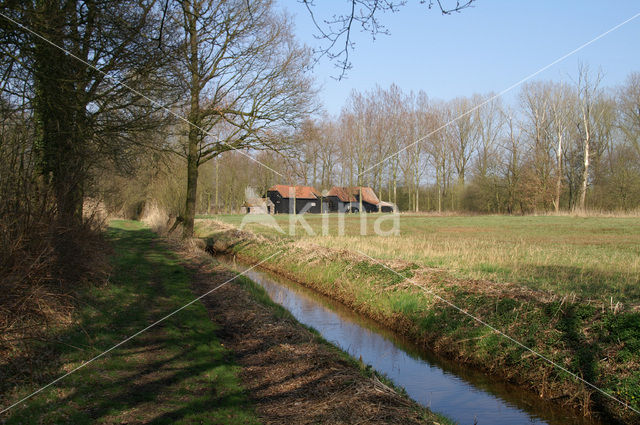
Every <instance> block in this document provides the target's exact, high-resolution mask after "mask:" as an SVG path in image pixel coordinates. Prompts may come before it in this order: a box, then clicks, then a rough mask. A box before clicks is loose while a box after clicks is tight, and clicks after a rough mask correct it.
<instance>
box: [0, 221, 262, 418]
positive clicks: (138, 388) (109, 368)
mask: <svg viewBox="0 0 640 425" xmlns="http://www.w3.org/2000/svg"><path fill="white" fill-rule="evenodd" d="M109 237H110V239H111V240H112V241H113V244H114V248H115V252H116V254H115V256H114V258H113V266H114V271H113V275H112V278H111V279H110V282H109V284H108V285H106V286H102V287H93V288H90V289H88V290H87V291H83V293H82V296H81V300H80V307H79V309H78V312H77V316H78V318H79V320H78V324H77V325H76V326H74V327H72V328H70V329H67V330H63V331H60V332H59V333H58V334H56V335H55V340H57V341H61V342H62V344H55V345H53V344H52V345H50V346H49V347H43V349H45V348H46V349H48V350H55V357H56V359H55V361H53V362H52V363H50V364H48V365H43V370H42V373H40V374H39V378H38V379H37V380H35V382H31V383H30V384H28V385H24V386H23V387H22V388H20V389H18V391H17V392H18V393H19V395H20V396H22V397H24V396H26V395H28V394H29V393H30V392H31V391H34V390H36V389H37V388H38V387H39V386H43V385H46V384H48V383H49V382H51V381H52V380H53V379H55V378H57V377H59V376H61V375H63V374H64V373H66V372H67V371H69V370H72V369H73V368H74V367H77V366H79V365H80V364H82V363H83V362H85V361H87V360H89V359H90V358H92V357H94V356H96V355H98V354H100V353H101V352H103V350H106V349H108V348H110V347H113V346H114V345H115V344H117V343H119V342H121V341H122V340H124V339H125V338H127V337H129V336H130V335H133V334H135V333H136V332H138V331H139V330H141V329H143V328H145V327H147V326H148V325H149V324H151V323H153V322H155V321H156V320H158V319H160V318H162V317H164V316H165V315H167V314H168V313H170V312H172V311H174V310H176V309H177V308H179V307H181V306H183V305H184V304H186V303H188V302H189V301H191V300H192V299H193V298H194V297H195V296H194V295H193V293H192V292H191V290H190V289H189V280H190V276H189V274H188V273H187V272H186V271H185V269H184V268H183V267H182V266H180V264H179V262H178V260H177V259H176V258H175V257H174V256H173V255H172V254H170V253H168V252H167V251H165V250H163V249H162V248H160V247H158V246H156V244H154V242H153V234H152V233H151V232H150V231H149V230H147V229H144V228H142V226H141V225H140V224H137V223H132V222H116V223H115V224H114V227H113V228H111V229H110V230H109ZM215 331H216V327H215V325H214V324H213V323H212V322H211V321H210V319H209V317H208V315H207V313H206V310H205V309H204V307H203V306H202V305H201V304H200V303H195V304H193V305H191V306H189V307H188V308H186V309H184V310H182V311H180V312H179V313H177V314H176V315H175V316H172V317H170V318H168V319H167V320H166V321H163V322H162V323H160V324H159V325H157V326H155V327H153V328H151V329H149V330H148V331H146V332H144V333H142V334H140V335H139V336H137V337H136V338H134V339H132V340H131V341H128V342H127V343H125V344H123V345H122V346H120V347H118V348H116V349H115V350H113V351H112V352H109V353H107V354H106V355H105V356H104V357H101V358H100V359H97V360H96V361H94V362H92V363H91V364H89V365H87V366H86V367H84V368H82V369H80V370H78V371H77V372H75V373H73V374H71V375H69V376H68V377H66V378H64V379H62V380H61V381H60V382H58V383H56V384H54V385H53V386H52V387H50V388H48V389H47V390H45V391H43V392H42V393H41V394H38V395H36V396H35V397H33V398H31V399H29V400H27V401H26V402H25V403H24V404H22V405H20V406H16V407H15V408H14V409H12V410H11V411H9V412H8V416H7V417H6V423H7V424H14V423H16V424H17V423H74V424H85V423H87V424H88V423H154V424H164V423H203V422H204V423H211V422H214V423H217V422H224V423H231V424H235V423H243V424H244V423H256V422H257V420H256V419H255V416H254V414H253V413H252V411H253V409H252V408H251V407H250V406H249V405H248V404H249V403H248V402H247V399H246V395H245V393H244V391H243V389H242V388H241V386H240V384H239V381H238V379H237V370H238V368H237V366H236V365H235V364H234V363H233V361H232V360H231V358H230V356H229V353H228V352H227V351H226V350H225V349H224V347H222V346H221V345H220V344H219V342H218V340H217V337H216V335H215ZM52 339H53V338H52ZM73 347H87V348H85V349H84V350H81V349H77V348H73ZM16 398H18V399H19V398H20V397H19V396H18V397H16ZM0 421H1V420H0Z"/></svg>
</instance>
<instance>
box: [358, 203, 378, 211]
mask: <svg viewBox="0 0 640 425" xmlns="http://www.w3.org/2000/svg"><path fill="white" fill-rule="evenodd" d="M362 209H363V210H365V212H368V213H372V212H378V206H377V205H373V204H370V203H368V202H362Z"/></svg>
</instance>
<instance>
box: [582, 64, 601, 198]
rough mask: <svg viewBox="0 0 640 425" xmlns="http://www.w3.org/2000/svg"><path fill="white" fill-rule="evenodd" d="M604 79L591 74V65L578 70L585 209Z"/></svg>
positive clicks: (598, 75) (599, 75)
mask: <svg viewBox="0 0 640 425" xmlns="http://www.w3.org/2000/svg"><path fill="white" fill-rule="evenodd" d="M601 79H602V75H601V74H600V73H598V74H596V75H595V76H592V75H590V73H589V67H588V66H586V65H580V68H579V70H578V82H577V83H576V89H577V92H578V105H579V111H580V117H579V121H578V123H577V126H578V131H579V135H580V139H581V142H582V179H581V183H580V201H579V202H580V203H579V208H580V209H581V210H584V208H585V201H586V198H587V186H588V184H589V165H590V163H591V139H592V133H593V126H594V122H593V120H594V119H596V120H597V119H599V118H598V117H597V116H595V114H594V106H595V103H596V101H597V97H598V94H599V92H600V89H599V85H600V81H601Z"/></svg>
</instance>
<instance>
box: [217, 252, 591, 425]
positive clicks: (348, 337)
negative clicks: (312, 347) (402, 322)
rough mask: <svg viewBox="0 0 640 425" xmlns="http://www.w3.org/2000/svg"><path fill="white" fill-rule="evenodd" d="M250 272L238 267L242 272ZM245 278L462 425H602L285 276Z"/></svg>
mask: <svg viewBox="0 0 640 425" xmlns="http://www.w3.org/2000/svg"><path fill="white" fill-rule="evenodd" d="M220 260H222V261H227V260H225V259H224V258H220ZM248 267H249V266H248V265H243V264H238V269H239V270H246V269H247V268H248ZM245 275H246V276H247V277H249V278H250V279H252V280H253V281H255V282H256V283H258V284H259V285H261V286H262V287H263V288H264V289H265V290H266V291H267V293H268V294H269V296H270V297H271V299H272V300H273V301H274V302H276V303H278V304H280V305H282V306H283V307H284V308H286V309H287V310H289V311H290V312H291V313H292V314H293V316H294V317H295V318H296V319H297V320H298V321H299V322H301V323H303V324H305V325H307V326H311V327H313V328H314V329H316V330H317V331H318V332H319V333H320V334H321V335H322V336H323V338H325V339H326V340H328V341H330V342H331V343H333V344H335V345H337V346H338V347H340V348H341V349H342V350H344V351H346V352H348V353H349V354H350V355H351V356H353V357H355V358H362V361H363V362H364V363H366V364H369V365H371V366H372V367H373V368H374V369H375V370H377V371H378V372H381V373H383V374H385V375H386V376H387V377H389V378H390V379H391V380H392V381H393V382H394V383H395V384H397V385H399V386H401V387H403V388H404V389H405V390H406V391H407V393H408V394H409V396H410V397H411V398H412V399H414V400H415V401H417V402H418V403H420V404H422V405H423V406H427V407H429V408H430V409H431V410H433V411H435V412H438V413H442V414H443V415H445V416H447V417H449V418H451V419H453V420H454V421H456V422H458V423H459V424H463V425H466V424H474V423H477V424H478V425H484V424H493V425H517V424H550V425H556V424H558V425H560V424H563V425H565V424H566V425H601V424H602V423H601V422H598V421H595V420H591V419H586V418H583V417H582V416H579V415H576V412H575V411H573V410H571V409H563V408H561V407H560V406H558V405H556V404H554V403H550V402H548V401H545V400H542V399H540V398H539V397H536V396H535V395H533V394H531V393H530V392H528V391H524V390H523V389H521V388H519V387H517V386H515V385H510V384H507V383H504V382H500V381H498V380H496V379H494V378H491V377H490V376H487V375H486V374H484V373H481V372H478V371H477V370H473V369H470V368H468V367H463V366H460V365H458V364H456V363H455V362H451V361H447V360H445V359H442V358H440V357H438V356H437V355H435V354H433V353H430V352H427V351H425V350H420V349H418V348H417V347H415V346H413V345H412V344H411V343H409V342H407V341H405V340H403V339H402V338H399V337H398V336H397V335H395V334H394V333H392V332H390V331H389V330H386V329H384V328H382V327H381V326H379V325H378V324H376V323H374V322H373V321H371V320H367V319H365V318H362V317H360V316H358V315H356V314H355V313H353V312H352V311H351V310H349V309H347V308H346V307H344V306H343V305H342V304H340V303H338V302H335V301H333V300H331V299H329V298H327V297H324V296H322V295H320V294H318V293H316V292H314V291H312V290H310V289H308V288H305V287H303V286H301V285H298V284H296V283H293V282H291V281H288V280H287V279H284V278H282V277H280V276H276V275H274V274H272V273H269V272H266V271H261V270H260V271H259V270H256V269H253V270H250V271H248V272H246V273H245Z"/></svg>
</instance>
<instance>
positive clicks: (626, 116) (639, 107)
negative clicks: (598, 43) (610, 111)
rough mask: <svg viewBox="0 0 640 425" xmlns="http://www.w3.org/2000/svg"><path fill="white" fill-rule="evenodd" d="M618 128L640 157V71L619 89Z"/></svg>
mask: <svg viewBox="0 0 640 425" xmlns="http://www.w3.org/2000/svg"><path fill="white" fill-rule="evenodd" d="M617 103H618V105H617V109H618V111H619V119H618V128H620V130H621V131H622V133H623V135H624V138H625V140H626V141H627V142H628V143H629V144H630V145H631V146H632V147H633V149H635V151H636V154H637V155H638V157H640V72H634V73H632V74H631V75H629V77H628V78H627V81H626V82H625V84H624V85H623V86H622V87H620V88H619V89H618V95H617Z"/></svg>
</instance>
